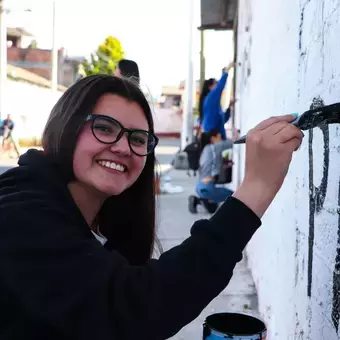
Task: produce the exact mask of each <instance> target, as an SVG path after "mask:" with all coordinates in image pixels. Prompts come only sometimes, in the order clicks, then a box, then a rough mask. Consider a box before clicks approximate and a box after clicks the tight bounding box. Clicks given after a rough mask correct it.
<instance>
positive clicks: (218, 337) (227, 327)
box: [203, 313, 267, 340]
mask: <svg viewBox="0 0 340 340" xmlns="http://www.w3.org/2000/svg"><path fill="white" fill-rule="evenodd" d="M266 335H267V329H266V325H265V324H264V323H263V322H262V321H261V320H259V319H257V318H254V317H253V316H250V315H246V314H238V313H218V314H212V315H209V316H208V317H207V318H206V320H205V323H204V325H203V340H222V339H233V340H265V339H266Z"/></svg>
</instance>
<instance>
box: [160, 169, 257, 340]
mask: <svg viewBox="0 0 340 340" xmlns="http://www.w3.org/2000/svg"><path fill="white" fill-rule="evenodd" d="M168 175H169V176H171V178H172V181H171V183H172V185H180V186H182V187H183V189H184V190H183V192H182V193H180V194H168V195H166V194H164V195H160V196H158V197H159V199H158V205H159V215H158V219H157V221H158V225H159V232H158V234H159V237H160V241H161V243H162V246H163V248H164V251H166V250H167V249H169V248H172V247H174V246H176V245H178V244H180V243H181V242H182V241H183V240H184V239H186V238H187V237H188V236H189V235H190V228H191V226H192V224H193V223H194V222H195V221H196V220H198V219H202V218H208V217H209V215H208V214H206V213H205V212H204V210H203V209H202V210H199V212H198V214H197V215H192V214H190V213H189V211H188V204H187V200H188V196H189V195H190V194H192V193H193V188H194V184H195V178H193V177H191V178H190V177H188V176H187V174H186V171H180V170H171V171H170V172H169V173H168ZM178 308H181V306H178ZM218 312H243V313H250V314H252V315H254V316H258V313H257V296H256V291H255V286H254V282H253V280H252V277H251V274H250V271H249V270H248V268H247V264H246V259H243V260H242V261H241V262H240V263H238V264H237V266H236V268H235V270H234V276H233V278H232V280H231V281H230V283H229V285H228V287H227V288H226V289H225V290H224V291H223V292H222V293H221V294H220V295H219V296H218V297H217V298H216V299H215V300H213V301H212V302H211V303H210V305H209V306H208V307H207V308H206V309H205V310H204V311H203V312H202V313H201V315H200V316H199V317H198V318H197V319H196V320H194V321H193V322H192V323H190V324H189V325H187V326H186V327H184V328H183V329H182V330H181V331H180V332H179V333H178V334H177V335H176V336H174V337H173V338H171V339H172V340H197V339H202V324H203V322H204V320H205V318H206V316H208V315H209V314H213V313H218Z"/></svg>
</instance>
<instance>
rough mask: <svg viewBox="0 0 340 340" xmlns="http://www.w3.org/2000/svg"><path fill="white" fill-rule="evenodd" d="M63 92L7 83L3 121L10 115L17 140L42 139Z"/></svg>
mask: <svg viewBox="0 0 340 340" xmlns="http://www.w3.org/2000/svg"><path fill="white" fill-rule="evenodd" d="M61 95H62V92H56V93H53V92H52V91H51V90H50V89H48V88H43V87H39V86H36V85H32V84H28V83H23V82H18V81H12V80H8V81H7V88H6V108H5V112H4V113H2V114H1V119H5V118H6V114H7V113H10V114H11V115H12V117H13V120H14V122H15V130H14V136H15V137H16V138H31V137H40V136H41V134H42V131H43V128H44V126H45V123H46V121H47V118H48V116H49V114H50V112H51V109H52V108H53V106H54V104H55V103H56V102H57V100H58V99H59V98H60V96H61Z"/></svg>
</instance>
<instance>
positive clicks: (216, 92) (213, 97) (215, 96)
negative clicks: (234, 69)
mask: <svg viewBox="0 0 340 340" xmlns="http://www.w3.org/2000/svg"><path fill="white" fill-rule="evenodd" d="M227 79H228V73H227V72H224V73H223V74H222V77H221V78H220V80H219V81H218V82H217V84H216V86H215V87H214V88H213V89H212V90H211V91H210V92H209V94H208V96H207V99H208V100H209V101H210V102H213V103H215V104H216V103H220V101H221V96H222V92H223V90H224V88H225V85H226V83H227Z"/></svg>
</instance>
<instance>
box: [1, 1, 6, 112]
mask: <svg viewBox="0 0 340 340" xmlns="http://www.w3.org/2000/svg"><path fill="white" fill-rule="evenodd" d="M6 15H7V13H6V8H5V0H0V119H2V117H5V115H6V113H5V111H6V82H7V23H6Z"/></svg>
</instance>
